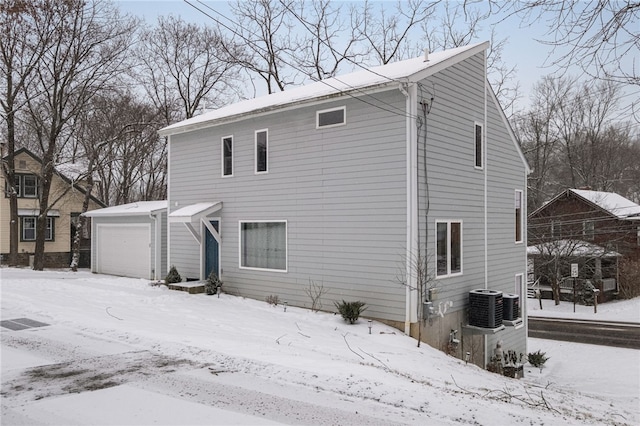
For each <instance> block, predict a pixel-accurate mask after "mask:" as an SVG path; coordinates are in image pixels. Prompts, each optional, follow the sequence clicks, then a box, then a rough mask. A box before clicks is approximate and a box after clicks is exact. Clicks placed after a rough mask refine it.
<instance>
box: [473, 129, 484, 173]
mask: <svg viewBox="0 0 640 426" xmlns="http://www.w3.org/2000/svg"><path fill="white" fill-rule="evenodd" d="M474 129H475V132H474V140H475V167H476V168H478V169H481V168H482V164H483V158H482V155H483V154H482V152H483V140H482V124H479V123H475V126H474Z"/></svg>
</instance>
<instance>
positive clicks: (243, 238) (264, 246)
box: [240, 221, 287, 272]
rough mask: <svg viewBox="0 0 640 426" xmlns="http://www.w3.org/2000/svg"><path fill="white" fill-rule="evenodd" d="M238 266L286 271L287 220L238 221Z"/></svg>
mask: <svg viewBox="0 0 640 426" xmlns="http://www.w3.org/2000/svg"><path fill="white" fill-rule="evenodd" d="M240 267H241V268H249V269H265V270H274V271H284V272H286V271H287V222H286V221H272V222H266V221H263V222H260V221H259V222H244V221H241V222H240Z"/></svg>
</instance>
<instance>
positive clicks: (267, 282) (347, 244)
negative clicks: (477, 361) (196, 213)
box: [169, 89, 407, 321]
mask: <svg viewBox="0 0 640 426" xmlns="http://www.w3.org/2000/svg"><path fill="white" fill-rule="evenodd" d="M374 96H375V98H373V97H372V96H365V100H366V101H367V102H368V103H365V102H362V101H360V100H357V99H354V98H350V97H345V98H342V99H337V100H335V101H332V102H324V103H320V104H317V105H314V106H305V107H301V108H299V109H296V110H289V111H282V112H274V113H272V114H268V115H264V116H260V117H254V118H247V119H246V120H243V121H240V122H235V123H230V124H224V125H219V126H216V127H210V128H207V129H203V130H199V131H194V132H190V133H187V134H178V135H172V136H171V139H170V170H169V176H170V184H169V201H170V203H169V205H170V210H171V211H174V210H176V209H177V208H180V207H184V206H187V205H189V204H193V203H198V202H203V201H222V202H223V207H222V210H221V211H220V212H219V213H218V215H219V216H220V218H221V238H222V245H221V268H222V272H221V276H222V280H223V281H224V287H225V290H226V291H228V292H230V293H235V294H238V295H241V296H246V297H251V298H255V299H258V300H264V299H265V297H267V296H269V295H277V296H278V297H279V299H280V300H281V301H284V300H287V301H288V303H289V304H290V305H299V306H307V307H309V306H310V304H311V299H310V297H309V296H308V295H307V294H306V293H305V289H307V288H308V287H309V282H310V280H313V281H314V282H315V283H317V284H318V285H323V286H324V288H325V290H328V293H327V294H326V295H325V296H324V298H323V300H322V302H323V309H326V310H333V309H334V306H333V302H334V301H341V300H342V299H345V300H348V301H349V300H362V301H364V302H365V303H367V305H368V309H367V311H366V314H367V315H368V316H372V317H377V318H384V319H388V320H397V321H403V320H404V316H405V312H404V306H405V290H404V288H403V287H402V286H401V285H400V284H398V283H396V282H395V277H396V276H397V272H398V268H399V267H400V265H401V262H402V259H403V255H404V250H405V245H406V214H407V212H406V204H407V200H406V178H407V174H406V136H405V134H406V131H405V128H406V121H405V116H404V114H403V113H402V112H401V111H403V110H404V108H405V97H404V95H402V93H401V92H400V91H399V90H397V89H393V90H390V91H388V92H381V93H376V94H375V95H374ZM371 103H379V104H381V105H382V104H383V105H384V106H385V108H386V109H392V108H396V109H398V110H399V111H400V113H399V114H389V113H388V112H386V111H384V110H383V109H381V108H377V107H375V106H372V105H370V104H371ZM340 106H346V123H347V124H346V125H344V126H337V127H332V128H328V129H316V111H317V110H323V109H327V108H333V107H340ZM260 129H268V137H269V140H268V146H269V152H268V170H269V171H268V173H267V174H260V175H256V174H255V173H254V171H255V170H254V168H255V157H254V144H255V140H254V132H255V130H260ZM229 135H233V141H234V170H233V177H225V178H222V177H221V158H220V156H221V149H220V143H221V142H220V141H221V137H223V136H229ZM176 203H177V206H176ZM240 220H242V221H252V220H261V221H264V220H274V221H276V220H277V221H279V220H286V221H287V233H288V271H287V272H286V273H285V272H274V271H255V270H247V269H240V268H239V246H238V245H239V221H240ZM170 245H171V252H170V263H171V264H173V265H176V267H177V268H178V271H179V272H180V274H181V275H183V276H186V277H190V278H199V277H201V265H200V253H199V250H200V249H199V246H198V244H197V243H196V241H195V239H194V238H193V237H191V235H190V234H189V233H188V231H187V230H186V228H185V227H184V225H182V224H179V223H171V224H170Z"/></svg>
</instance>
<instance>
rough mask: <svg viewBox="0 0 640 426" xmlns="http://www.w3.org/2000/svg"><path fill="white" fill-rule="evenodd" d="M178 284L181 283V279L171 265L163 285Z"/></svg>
mask: <svg viewBox="0 0 640 426" xmlns="http://www.w3.org/2000/svg"><path fill="white" fill-rule="evenodd" d="M179 282H182V277H181V276H180V274H179V273H178V270H177V269H176V267H175V266H173V265H172V266H171V269H169V273H168V274H167V276H166V277H165V278H164V283H165V284H174V283H179Z"/></svg>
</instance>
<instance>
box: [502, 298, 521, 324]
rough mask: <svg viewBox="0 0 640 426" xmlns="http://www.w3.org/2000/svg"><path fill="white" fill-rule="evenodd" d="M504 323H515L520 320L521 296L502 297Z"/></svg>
mask: <svg viewBox="0 0 640 426" xmlns="http://www.w3.org/2000/svg"><path fill="white" fill-rule="evenodd" d="M502 302H503V311H502V319H503V320H504V321H515V320H517V319H518V318H520V296H518V295H517V294H510V293H505V294H503V295H502Z"/></svg>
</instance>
